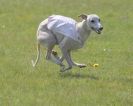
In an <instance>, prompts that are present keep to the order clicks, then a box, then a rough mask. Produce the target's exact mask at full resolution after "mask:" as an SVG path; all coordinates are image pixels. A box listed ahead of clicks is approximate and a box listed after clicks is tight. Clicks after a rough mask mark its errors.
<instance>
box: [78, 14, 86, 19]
mask: <svg viewBox="0 0 133 106" xmlns="http://www.w3.org/2000/svg"><path fill="white" fill-rule="evenodd" d="M78 17H81V18H82V19H84V20H86V19H87V15H86V14H81V15H79V16H78Z"/></svg>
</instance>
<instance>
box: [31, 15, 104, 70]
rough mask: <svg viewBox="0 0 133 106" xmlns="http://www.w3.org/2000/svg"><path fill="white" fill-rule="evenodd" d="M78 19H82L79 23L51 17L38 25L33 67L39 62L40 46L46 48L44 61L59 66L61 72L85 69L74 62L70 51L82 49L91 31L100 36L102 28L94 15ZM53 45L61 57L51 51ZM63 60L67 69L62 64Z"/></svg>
mask: <svg viewBox="0 0 133 106" xmlns="http://www.w3.org/2000/svg"><path fill="white" fill-rule="evenodd" d="M79 17H81V18H82V21H81V22H77V21H75V20H74V19H72V18H70V17H65V16H61V15H51V16H49V17H48V18H47V19H45V20H44V21H42V22H41V23H40V25H39V27H38V30H37V58H36V61H35V62H34V61H33V60H32V65H33V67H35V66H36V64H37V63H38V61H39V58H40V46H44V47H46V48H47V53H46V59H47V60H50V61H52V62H54V63H56V64H58V65H60V70H61V71H62V72H63V71H66V70H69V69H71V68H72V67H73V66H78V67H80V68H83V67H86V65H85V64H79V63H76V62H74V61H73V60H72V58H71V54H70V53H71V51H72V50H76V49H80V48H82V47H83V45H84V43H85V41H86V40H87V38H88V37H89V35H90V34H91V32H92V31H95V32H96V33H97V34H101V31H102V30H103V26H102V25H101V23H100V18H99V16H97V15H96V14H91V15H85V14H81V15H80V16H79ZM55 45H59V48H60V49H61V52H62V56H61V57H59V56H58V53H57V52H56V51H54V50H53V48H54V46H55ZM64 59H65V60H66V62H67V64H68V67H66V66H65V65H64V64H63V60H64Z"/></svg>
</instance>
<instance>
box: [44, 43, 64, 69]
mask: <svg viewBox="0 0 133 106" xmlns="http://www.w3.org/2000/svg"><path fill="white" fill-rule="evenodd" d="M53 47H54V45H53V46H50V47H48V49H47V54H46V59H47V60H50V61H52V62H54V63H55V64H58V65H60V66H61V68H62V69H64V65H63V64H62V62H61V61H60V60H59V57H58V56H57V52H55V51H53V50H52V49H53Z"/></svg>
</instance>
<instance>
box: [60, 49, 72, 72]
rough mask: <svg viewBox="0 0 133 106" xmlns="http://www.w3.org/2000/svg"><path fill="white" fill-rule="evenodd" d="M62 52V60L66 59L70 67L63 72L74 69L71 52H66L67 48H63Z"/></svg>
mask: <svg viewBox="0 0 133 106" xmlns="http://www.w3.org/2000/svg"><path fill="white" fill-rule="evenodd" d="M61 50H62V54H63V57H62V59H63V58H65V59H66V61H67V64H68V67H67V68H65V69H64V70H61V71H66V70H70V69H71V68H72V64H73V62H72V60H71V57H70V55H69V51H68V50H66V49H65V48H61Z"/></svg>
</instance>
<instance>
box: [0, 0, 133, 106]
mask: <svg viewBox="0 0 133 106" xmlns="http://www.w3.org/2000/svg"><path fill="white" fill-rule="evenodd" d="M55 4H56V5H55ZM132 4H133V1H132V0H109V1H107V0H76V1H72V0H66V1H65V0H13V1H12V0H0V35H1V37H0V61H1V62H0V82H1V83H0V106H132V105H133V99H132V98H133V42H132V40H133V36H132V33H133V30H132V27H133V14H132V11H133V6H132ZM81 13H87V14H89V13H96V14H98V15H99V16H100V17H101V20H102V23H103V26H104V31H103V33H102V35H101V36H97V34H95V33H93V35H92V36H91V37H90V38H89V39H88V40H87V42H86V44H85V46H84V48H82V49H81V50H79V51H76V52H73V58H74V60H75V61H78V62H83V63H86V64H89V63H99V67H98V68H92V67H90V66H89V65H88V67H87V68H84V69H79V68H76V67H75V68H73V69H72V70H71V71H69V72H65V73H60V72H59V67H58V66H57V65H55V64H53V63H50V62H48V61H46V60H45V59H44V58H45V55H44V54H45V50H44V51H42V54H43V55H42V59H41V61H40V64H39V65H38V66H37V68H35V69H34V68H32V66H31V60H32V59H34V58H35V56H36V51H35V50H36V45H35V44H36V43H35V42H36V40H35V39H36V38H35V33H36V29H37V27H38V24H39V23H40V22H41V21H42V20H43V19H45V18H46V17H48V16H49V15H51V14H62V15H65V16H70V17H72V18H74V19H76V20H78V21H79V20H80V19H78V18H77V16H78V15H79V14H81ZM56 49H57V50H58V48H56Z"/></svg>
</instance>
